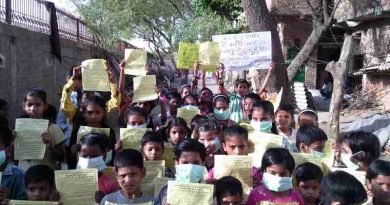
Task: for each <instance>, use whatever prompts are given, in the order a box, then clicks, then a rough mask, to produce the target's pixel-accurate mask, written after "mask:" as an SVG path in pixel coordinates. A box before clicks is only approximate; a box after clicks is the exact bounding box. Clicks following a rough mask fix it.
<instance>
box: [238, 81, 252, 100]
mask: <svg viewBox="0 0 390 205" xmlns="http://www.w3.org/2000/svg"><path fill="white" fill-rule="evenodd" d="M235 90H236V92H237V94H238V95H239V96H241V97H244V96H245V95H247V94H248V90H249V87H248V85H247V84H246V83H239V84H238V85H237V87H236V88H235Z"/></svg>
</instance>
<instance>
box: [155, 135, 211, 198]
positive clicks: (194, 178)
mask: <svg viewBox="0 0 390 205" xmlns="http://www.w3.org/2000/svg"><path fill="white" fill-rule="evenodd" d="M205 159H206V149H205V147H204V146H203V144H201V143H200V142H198V141H197V140H194V139H185V140H184V141H183V142H181V143H180V144H179V145H178V146H177V147H175V163H176V181H179V182H187V183H199V182H200V181H201V180H202V179H203V176H204V173H205V167H203V164H204V161H205ZM180 168H182V169H183V170H184V171H183V172H181V171H180ZM188 169H189V170H188ZM167 191H168V186H164V187H163V188H162V189H161V190H160V193H159V194H158V196H157V198H156V199H155V200H154V202H153V204H154V205H161V204H166V202H167Z"/></svg>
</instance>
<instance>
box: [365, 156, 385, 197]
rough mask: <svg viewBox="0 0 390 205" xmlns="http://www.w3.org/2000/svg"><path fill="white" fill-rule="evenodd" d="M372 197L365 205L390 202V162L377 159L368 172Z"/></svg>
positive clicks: (367, 177)
mask: <svg viewBox="0 0 390 205" xmlns="http://www.w3.org/2000/svg"><path fill="white" fill-rule="evenodd" d="M366 179H367V185H368V190H369V191H370V193H371V194H372V196H371V198H370V199H369V200H368V202H367V203H365V204H364V205H382V204H390V162H388V161H384V160H375V161H374V162H372V163H371V165H370V167H369V168H368V170H367V174H366Z"/></svg>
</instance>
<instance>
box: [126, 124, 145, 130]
mask: <svg viewBox="0 0 390 205" xmlns="http://www.w3.org/2000/svg"><path fill="white" fill-rule="evenodd" d="M146 127H147V124H146V123H144V124H142V125H127V128H130V129H139V128H146Z"/></svg>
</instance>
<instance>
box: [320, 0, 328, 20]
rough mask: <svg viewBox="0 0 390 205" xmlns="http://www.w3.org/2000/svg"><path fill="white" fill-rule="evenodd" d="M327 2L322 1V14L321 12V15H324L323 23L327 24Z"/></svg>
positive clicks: (325, 0)
mask: <svg viewBox="0 0 390 205" xmlns="http://www.w3.org/2000/svg"><path fill="white" fill-rule="evenodd" d="M328 2H329V1H328V0H322V12H323V14H322V15H324V23H325V22H327V21H328V19H329V10H328V8H329V4H328Z"/></svg>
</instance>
